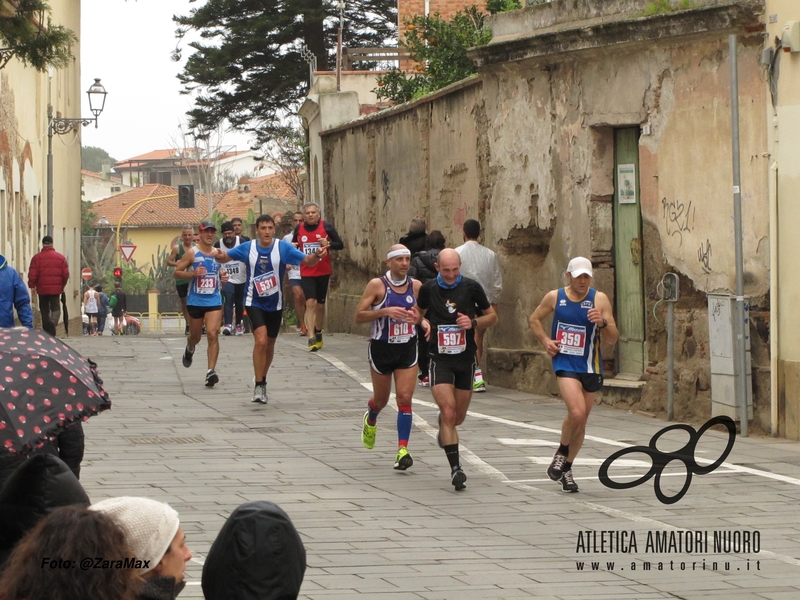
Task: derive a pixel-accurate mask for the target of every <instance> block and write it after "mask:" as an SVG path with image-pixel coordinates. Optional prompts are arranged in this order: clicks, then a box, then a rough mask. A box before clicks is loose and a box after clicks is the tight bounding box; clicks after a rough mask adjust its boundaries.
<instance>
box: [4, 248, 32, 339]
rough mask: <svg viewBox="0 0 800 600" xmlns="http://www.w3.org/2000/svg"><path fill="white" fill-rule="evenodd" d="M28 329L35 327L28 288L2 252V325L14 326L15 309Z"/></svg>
mask: <svg viewBox="0 0 800 600" xmlns="http://www.w3.org/2000/svg"><path fill="white" fill-rule="evenodd" d="M15 308H16V309H17V317H19V321H20V323H22V324H23V325H24V326H25V327H27V328H28V329H33V311H31V296H30V294H29V293H28V288H27V287H25V283H24V282H23V281H22V277H20V276H19V273H17V271H16V270H15V269H14V268H13V267H11V266H9V264H8V263H7V262H6V257H5V256H3V255H2V254H0V327H14V325H15V323H14V309H15Z"/></svg>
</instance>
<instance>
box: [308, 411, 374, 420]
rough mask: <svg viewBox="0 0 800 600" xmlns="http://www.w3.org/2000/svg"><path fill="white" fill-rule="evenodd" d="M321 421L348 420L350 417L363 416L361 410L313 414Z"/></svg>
mask: <svg viewBox="0 0 800 600" xmlns="http://www.w3.org/2000/svg"><path fill="white" fill-rule="evenodd" d="M314 414H315V415H317V416H318V417H320V418H321V419H349V418H351V417H357V416H362V415H363V414H364V411H363V410H337V411H330V412H318V413H314Z"/></svg>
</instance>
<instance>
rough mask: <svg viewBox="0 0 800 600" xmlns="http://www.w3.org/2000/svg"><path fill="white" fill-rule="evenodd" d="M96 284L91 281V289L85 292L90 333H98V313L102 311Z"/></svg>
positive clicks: (84, 302)
mask: <svg viewBox="0 0 800 600" xmlns="http://www.w3.org/2000/svg"><path fill="white" fill-rule="evenodd" d="M94 286H95V284H94V283H90V284H89V289H88V290H86V292H85V293H84V294H83V308H84V311H85V312H86V315H87V316H88V317H89V327H88V332H89V335H97V315H98V313H99V312H100V295H99V294H98V293H97V290H96V289H95V287H94Z"/></svg>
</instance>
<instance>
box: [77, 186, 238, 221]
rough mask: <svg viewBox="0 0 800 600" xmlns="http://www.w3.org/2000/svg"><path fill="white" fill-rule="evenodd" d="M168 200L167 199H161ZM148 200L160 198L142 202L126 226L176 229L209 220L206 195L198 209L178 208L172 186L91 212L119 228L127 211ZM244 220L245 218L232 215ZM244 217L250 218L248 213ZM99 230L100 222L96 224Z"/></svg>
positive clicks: (116, 199)
mask: <svg viewBox="0 0 800 600" xmlns="http://www.w3.org/2000/svg"><path fill="white" fill-rule="evenodd" d="M161 196H167V197H166V198H160V197H161ZM222 196H223V194H213V196H212V204H213V206H214V207H216V206H217V205H218V204H219V202H220V200H222ZM145 198H158V199H154V200H148V201H146V202H142V203H141V204H139V205H138V206H136V207H135V208H133V209H132V210H131V211H130V212H129V213H128V214H127V215H125V220H124V222H123V225H132V226H136V227H175V226H180V225H183V224H184V223H197V222H199V221H200V220H202V219H203V218H204V217H205V216H206V197H205V194H197V195H196V197H195V207H194V208H178V189H177V188H175V187H172V186H169V185H160V184H148V185H143V186H142V187H138V188H136V189H133V190H130V191H128V192H123V193H121V194H117V195H116V196H111V197H110V198H104V199H103V200H98V201H97V202H95V203H94V204H93V205H92V208H91V211H92V212H93V213H95V214H96V215H97V218H98V220H99V219H101V218H102V217H105V218H106V219H107V220H108V222H109V224H110V225H111V226H112V227H116V226H117V224H118V223H119V221H120V219H121V218H122V216H123V214H124V213H125V211H126V210H128V209H130V208H131V206H132V205H133V204H134V203H135V202H138V201H139V200H144V199H145ZM230 216H241V215H230ZM244 216H245V217H246V216H247V212H246V211H245V214H244ZM95 226H97V221H95Z"/></svg>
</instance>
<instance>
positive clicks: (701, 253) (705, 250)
mask: <svg viewBox="0 0 800 600" xmlns="http://www.w3.org/2000/svg"><path fill="white" fill-rule="evenodd" d="M697 260H698V262H700V264H701V265H702V266H703V271H705V272H706V273H711V240H709V239H706V241H705V243H703V242H700V247H699V248H698V249H697Z"/></svg>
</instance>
